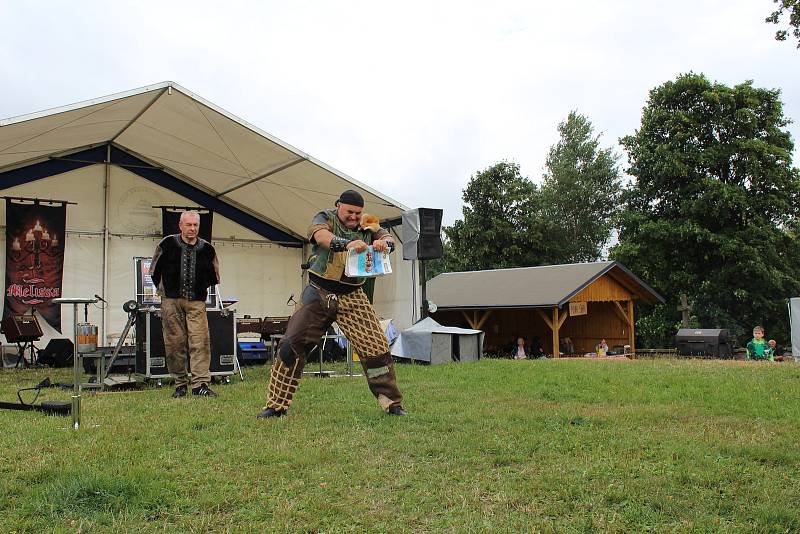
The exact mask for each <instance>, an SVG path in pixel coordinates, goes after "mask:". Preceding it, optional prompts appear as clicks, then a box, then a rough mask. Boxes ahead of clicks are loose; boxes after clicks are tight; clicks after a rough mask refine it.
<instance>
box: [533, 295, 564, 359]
mask: <svg viewBox="0 0 800 534" xmlns="http://www.w3.org/2000/svg"><path fill="white" fill-rule="evenodd" d="M536 312H537V313H538V314H539V316H540V317H541V318H542V320H543V321H544V324H546V325H547V327H548V328H550V330H551V331H552V332H553V358H560V357H561V352H560V350H559V349H560V347H559V339H558V333H559V331H560V330H561V325H563V324H564V321H566V320H567V317H568V316H569V309H564V311H563V312H561V313H559V312H558V306H553V313H552V318H550V317H548V316H547V314H546V313H544V312H543V311H542V310H540V309H539V308H536Z"/></svg>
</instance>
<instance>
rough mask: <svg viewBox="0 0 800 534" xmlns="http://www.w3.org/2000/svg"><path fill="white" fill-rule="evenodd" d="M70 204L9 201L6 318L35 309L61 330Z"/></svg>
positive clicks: (4, 308)
mask: <svg viewBox="0 0 800 534" xmlns="http://www.w3.org/2000/svg"><path fill="white" fill-rule="evenodd" d="M66 224H67V206H66V204H61V205H60V206H47V205H43V204H40V203H38V202H35V203H33V204H21V203H18V202H14V201H12V200H10V199H7V200H6V298H5V304H4V306H3V317H4V318H5V317H8V316H9V315H19V314H23V313H26V312H28V311H29V310H30V309H31V308H35V309H36V311H38V312H39V313H40V314H41V316H42V317H43V318H44V319H45V320H46V321H47V322H48V323H50V325H52V326H53V328H55V329H56V330H58V331H59V332H61V306H60V305H59V304H53V303H52V302H51V300H52V299H54V298H57V297H60V296H61V287H62V286H61V283H62V280H63V274H64V236H65V232H64V231H65V229H66Z"/></svg>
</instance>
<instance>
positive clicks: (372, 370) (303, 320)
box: [258, 190, 406, 418]
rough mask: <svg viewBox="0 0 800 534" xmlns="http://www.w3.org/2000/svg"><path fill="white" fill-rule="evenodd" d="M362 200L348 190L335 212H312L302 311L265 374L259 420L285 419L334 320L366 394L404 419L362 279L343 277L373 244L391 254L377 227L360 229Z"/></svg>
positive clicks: (385, 237)
mask: <svg viewBox="0 0 800 534" xmlns="http://www.w3.org/2000/svg"><path fill="white" fill-rule="evenodd" d="M363 208H364V198H363V197H362V196H361V194H360V193H358V192H357V191H353V190H347V191H345V192H343V193H342V194H341V195H340V196H339V200H337V201H336V208H335V209H332V210H325V211H321V212H319V213H317V215H316V216H315V217H314V219H313V220H312V222H311V226H310V227H309V229H308V238H309V240H310V241H311V243H312V244H313V249H312V252H313V261H312V265H311V267H310V268H309V273H308V277H309V285H308V286H306V288H305V289H304V290H303V294H302V298H301V304H302V306H301V308H300V309H299V310H297V311H296V312H295V313H294V315H292V317H291V318H290V319H289V324H288V325H287V327H286V335H285V336H284V338H283V339H282V340H281V343H280V345H279V347H278V351H277V357H276V358H275V362H274V363H273V366H272V371H271V373H270V379H269V386H268V388H267V389H268V394H267V404H266V406H264V409H263V410H262V411H261V413H259V414H258V417H259V418H268V417H281V416H283V415H286V412H287V410H288V409H289V406H290V405H291V403H292V396H293V395H294V393H295V392H296V391H297V386H298V384H299V382H300V377H301V376H302V374H303V367H304V366H305V364H306V358H307V356H308V353H309V351H311V349H312V348H314V346H315V345H318V344H319V343H320V340H321V338H322V336H323V335H324V334H325V332H327V330H328V328H329V327H330V325H331V323H333V322H334V321H336V323H337V324H338V325H339V327H340V328H341V329H342V332H343V333H344V335H345V336H346V337H347V339H348V340H349V341H350V343H352V344H353V348H354V349H355V350H356V351H357V352H358V354H359V356H360V361H361V366H362V368H363V369H364V374H365V375H366V377H367V384H368V385H369V389H370V391H372V394H373V395H374V396H375V398H376V399H377V400H378V404H379V405H380V407H381V408H382V409H383V410H384V411H385V412H386V413H388V414H391V415H401V416H402V415H406V412H405V410H404V409H403V407H402V405H401V402H402V400H403V395H402V394H401V393H400V390H399V389H398V387H397V380H396V378H395V372H394V361H393V360H392V356H391V354H390V353H389V343H388V341H387V340H386V336H385V335H384V334H383V331H382V330H381V327H380V323H379V321H378V316H377V315H376V314H375V310H374V309H373V308H372V304H370V302H369V300H368V299H367V296H366V294H365V293H364V291H363V290H362V289H361V286H362V284H363V283H364V278H351V277H348V276H347V275H345V263H346V261H347V251H348V250H350V249H355V250H356V251H357V252H363V251H364V250H366V249H367V247H368V246H369V245H368V243H370V244H372V246H373V248H374V249H375V250H376V251H378V252H381V251H385V250H389V251H391V250H393V249H394V241H393V240H392V237H391V235H389V232H387V231H386V230H385V229H383V228H380V227H379V226H372V225H370V227H367V228H363V227H360V226H359V222H360V220H361V215H362V211H363Z"/></svg>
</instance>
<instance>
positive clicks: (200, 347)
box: [150, 211, 219, 398]
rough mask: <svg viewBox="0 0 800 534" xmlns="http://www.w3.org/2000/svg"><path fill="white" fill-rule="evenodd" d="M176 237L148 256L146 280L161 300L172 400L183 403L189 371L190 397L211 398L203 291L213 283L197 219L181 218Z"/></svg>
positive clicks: (215, 266)
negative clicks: (190, 372)
mask: <svg viewBox="0 0 800 534" xmlns="http://www.w3.org/2000/svg"><path fill="white" fill-rule="evenodd" d="M178 228H179V229H180V231H181V233H179V234H175V235H169V236H167V237H165V238H164V239H162V240H161V242H160V243H159V244H158V246H157V247H156V251H155V253H154V254H153V260H152V262H151V264H150V275H151V276H152V278H153V283H154V284H155V285H156V287H157V288H158V294H159V295H161V323H162V327H163V330H164V348H165V349H166V351H167V368H168V369H169V373H170V374H171V375H172V378H173V379H174V380H175V392H174V393H173V394H172V396H173V397H175V398H180V397H185V396H186V393H187V386H188V384H189V375H188V373H187V370H186V367H187V359H188V363H189V365H190V367H191V371H192V395H199V396H202V397H216V396H217V394H216V393H214V392H213V391H212V390H211V388H209V387H208V383H209V382H210V381H211V372H210V369H209V367H210V364H211V337H210V335H209V332H208V317H207V316H206V298H207V297H208V288H209V287H211V286H213V285H216V284H218V283H219V263H218V260H217V253H216V251H215V250H214V247H213V246H212V245H211V243H209V242H208V241H206V240H204V239H203V238H201V237H199V236H198V235H197V234H198V232H199V231H200V214H198V213H197V212H196V211H184V212H183V213H181V218H180V222H179V223H178Z"/></svg>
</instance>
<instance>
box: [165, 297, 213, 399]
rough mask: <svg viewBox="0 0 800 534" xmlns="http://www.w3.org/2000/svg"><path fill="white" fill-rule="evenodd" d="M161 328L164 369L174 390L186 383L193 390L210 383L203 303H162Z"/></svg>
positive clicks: (190, 301) (198, 301) (185, 301)
mask: <svg viewBox="0 0 800 534" xmlns="http://www.w3.org/2000/svg"><path fill="white" fill-rule="evenodd" d="M161 325H162V327H163V331H164V348H165V349H166V351H167V369H169V374H171V375H172V378H173V379H175V387H178V386H185V385H187V384H188V383H189V375H188V371H189V370H191V373H192V388H196V387H200V384H203V383H205V384H208V383H209V382H210V381H211V373H210V371H209V366H210V365H211V336H210V335H209V333H208V317H207V316H206V303H205V302H203V301H202V300H187V299H171V298H167V297H164V298H162V299H161Z"/></svg>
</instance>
